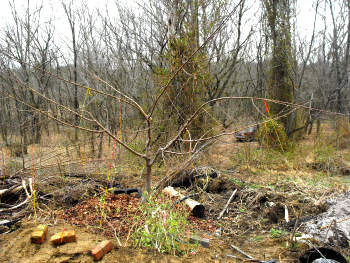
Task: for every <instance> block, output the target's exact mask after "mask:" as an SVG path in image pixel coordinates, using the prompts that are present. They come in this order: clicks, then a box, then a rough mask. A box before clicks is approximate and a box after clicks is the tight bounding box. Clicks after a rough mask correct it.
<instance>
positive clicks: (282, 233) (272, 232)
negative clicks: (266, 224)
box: [270, 228, 287, 238]
mask: <svg viewBox="0 0 350 263" xmlns="http://www.w3.org/2000/svg"><path fill="white" fill-rule="evenodd" d="M286 234H287V232H286V231H284V230H280V229H275V228H271V229H270V237H272V238H280V237H282V236H285V235H286Z"/></svg>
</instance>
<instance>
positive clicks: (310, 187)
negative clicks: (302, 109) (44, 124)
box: [0, 136, 350, 262]
mask: <svg viewBox="0 0 350 263" xmlns="http://www.w3.org/2000/svg"><path fill="white" fill-rule="evenodd" d="M311 144H313V141H312V139H310V138H309V139H307V140H305V141H304V142H301V145H302V146H303V147H306V146H307V145H311ZM48 148H49V147H48ZM46 150H49V149H46ZM51 151H52V149H51ZM29 152H30V150H29ZM56 152H59V151H58V150H57V151H56ZM61 152H65V150H64V149H61ZM326 154H328V153H326ZM330 154H331V157H332V158H329V159H326V160H323V159H317V158H316V155H317V152H316V151H305V150H303V149H301V146H300V149H299V148H298V147H297V148H296V149H294V151H293V153H290V154H289V153H283V154H278V153H276V152H273V151H271V152H270V151H266V150H265V149H260V147H259V145H258V144H257V143H256V142H249V143H237V142H235V140H234V138H233V136H225V137H222V138H221V139H220V141H218V143H217V144H215V145H214V146H213V147H212V148H211V149H210V150H209V151H208V152H206V153H205V154H203V155H202V157H201V158H200V160H197V161H196V162H197V163H196V166H201V167H211V168H213V169H215V170H216V171H217V172H218V175H219V176H218V177H216V178H210V177H209V176H204V177H202V179H201V180H200V181H199V182H197V183H196V184H194V185H193V184H192V185H190V186H187V187H182V188H179V189H178V190H179V191H181V192H182V193H183V194H188V193H191V192H198V193H199V197H198V198H197V200H198V201H200V202H201V203H202V204H203V205H205V207H206V217H205V218H204V219H197V218H193V217H190V218H188V220H189V224H190V225H191V227H192V230H193V231H196V232H197V233H198V234H200V235H201V236H202V237H206V238H209V239H210V248H203V247H200V246H199V247H197V248H196V250H195V251H194V253H193V254H194V255H191V254H189V255H186V256H182V257H178V256H172V255H164V254H160V253H158V252H156V251H155V250H149V249H134V248H131V243H130V233H131V232H132V231H133V227H134V226H133V225H134V221H133V218H134V217H135V215H137V213H138V212H137V209H138V206H139V199H138V198H136V197H135V196H127V195H117V196H114V195H108V196H107V198H106V203H105V213H106V216H105V218H104V221H103V222H102V226H100V214H101V213H100V212H101V211H100V210H101V204H102V202H101V195H102V194H103V193H104V191H105V185H106V182H107V178H106V168H105V167H106V164H105V163H107V161H106V162H105V163H104V164H103V165H97V164H100V163H101V162H98V161H96V162H93V161H91V160H90V161H88V159H86V160H85V161H84V160H83V161H81V160H80V162H77V163H76V164H74V163H73V162H69V165H68V164H67V165H65V164H64V161H63V160H65V158H63V157H59V158H61V159H60V160H61V164H60V165H53V164H52V166H51V164H45V165H42V167H43V168H42V169H40V170H38V172H37V174H36V182H37V200H38V201H37V204H36V211H37V221H38V223H47V224H49V225H50V233H54V232H58V231H62V229H63V228H66V229H69V228H73V229H75V230H76V231H77V243H72V244H65V245H62V246H58V247H54V246H52V245H51V244H49V242H45V243H44V244H42V245H35V244H31V243H30V242H29V236H30V233H31V231H32V229H33V227H34V222H33V218H34V215H33V204H32V203H28V204H27V205H26V206H25V209H23V207H21V209H17V210H15V211H11V213H10V212H9V213H7V212H6V213H2V214H1V215H0V220H4V219H9V218H11V216H13V215H14V214H16V213H17V214H20V215H21V216H20V218H21V223H17V224H15V225H13V226H11V228H10V229H6V231H4V232H10V233H7V234H1V238H0V247H1V248H2V249H1V250H0V262H93V260H92V257H91V256H90V255H89V250H90V249H91V247H92V246H93V245H94V244H96V243H97V242H98V241H99V240H102V239H104V238H109V239H112V240H113V242H114V243H115V244H116V248H115V249H114V250H113V251H112V252H111V253H109V254H107V255H106V256H105V257H104V258H103V260H102V261H101V262H242V261H244V260H245V257H244V256H243V255H242V254H240V253H239V252H237V251H236V250H234V249H232V247H231V245H235V246H236V247H239V248H240V249H241V250H243V251H244V252H246V253H247V254H249V255H251V256H252V257H254V258H255V259H259V260H269V259H276V260H279V261H280V262H295V261H296V260H297V258H298V256H299V255H300V254H301V253H302V252H303V251H305V250H306V249H308V248H310V245H309V244H305V243H301V242H291V235H292V233H294V234H295V235H299V234H301V233H299V228H298V227H299V224H298V222H299V223H300V222H301V221H303V220H304V219H307V218H315V217H316V216H317V215H319V214H321V213H323V212H326V211H327V209H328V204H327V202H326V201H327V200H328V199H330V198H335V197H337V196H339V195H340V194H342V193H345V192H346V191H348V190H349V189H350V187H349V181H347V176H348V174H347V173H346V171H347V170H346V169H347V168H350V167H347V166H346V162H349V161H350V158H348V157H346V158H345V157H344V158H342V159H341V161H339V158H338V156H347V154H348V149H347V148H346V149H345V150H342V151H340V152H331V153H330ZM42 155H43V156H48V154H42ZM26 158H27V159H28V162H29V163H30V156H27V157H26ZM59 158H58V157H57V158H56V159H59ZM66 158H67V159H68V157H66ZM347 158H348V159H349V160H348V159H347ZM43 159H44V158H43ZM51 159H52V158H51ZM16 162H17V164H16V163H15V162H13V161H12V165H17V169H18V163H20V160H17V161H16ZM43 163H44V162H43ZM131 166H132V165H131V164H129V163H128V164H125V166H124V168H120V169H119V170H118V169H117V168H115V169H114V171H113V174H112V175H111V178H110V181H109V185H110V187H113V188H119V187H141V186H142V185H143V178H142V176H141V175H140V174H141V172H140V170H139V166H138V165H137V164H136V165H135V167H134V169H131V168H130V167H131ZM125 167H126V168H125ZM189 169H191V168H189ZM341 171H345V172H344V173H343V172H341ZM164 172H165V171H164V170H162V169H161V168H160V169H159V170H157V168H156V169H155V175H154V178H153V179H154V180H153V181H154V182H157V181H158V180H159V178H160V177H159V176H160V175H161V174H163V173H164ZM12 175H13V177H12V178H3V182H4V184H3V186H5V185H6V184H5V181H6V180H7V179H9V180H10V179H11V180H15V179H16V178H19V179H23V178H29V177H30V176H31V170H30V166H29V169H28V170H27V172H26V173H24V174H22V175H19V174H12ZM5 179H6V180H5ZM6 182H8V181H6ZM234 189H237V190H238V191H237V194H236V195H235V197H234V198H233V200H232V202H231V204H230V205H229V206H228V209H227V211H226V212H225V214H224V216H223V217H222V218H221V219H220V220H217V216H218V214H219V213H220V212H221V210H222V209H223V207H224V205H225V204H226V202H227V200H228V199H229V197H230V196H231V193H232V191H233V190H234ZM23 196H25V195H24V193H23V192H22V198H23ZM8 202H9V204H10V205H13V204H17V203H18V202H19V200H12V199H11V198H9V199H8ZM286 209H287V211H288V219H289V222H286V220H285V217H286V216H285V211H286ZM296 221H297V222H296ZM296 226H297V227H296ZM295 228H296V229H295ZM294 230H295V231H294ZM116 236H118V237H119V238H120V241H121V244H122V247H120V245H119V244H118V242H117V241H116V239H115V237H116ZM312 242H313V244H314V245H315V246H318V245H323V244H322V243H318V242H317V241H312ZM124 246H125V247H124ZM337 249H338V250H339V251H340V252H341V253H343V255H344V256H346V257H348V259H349V257H350V254H349V249H348V248H346V247H345V248H344V247H343V248H342V247H338V248H337Z"/></svg>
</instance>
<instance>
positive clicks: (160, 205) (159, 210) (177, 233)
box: [133, 197, 193, 255]
mask: <svg viewBox="0 0 350 263" xmlns="http://www.w3.org/2000/svg"><path fill="white" fill-rule="evenodd" d="M140 211H141V216H140V217H137V218H136V223H137V224H138V228H137V229H136V231H135V233H134V234H133V239H134V244H135V245H136V246H141V247H149V248H156V249H157V250H158V251H159V252H161V253H169V254H174V255H182V254H186V253H188V251H189V249H190V248H192V247H193V245H190V244H188V243H187V242H185V241H183V238H184V237H186V232H187V231H188V229H187V228H186V226H188V222H187V217H188V215H189V214H188V212H185V211H186V210H185V209H184V207H183V209H174V208H172V203H171V200H169V199H164V200H162V201H159V200H156V198H155V197H148V200H147V202H145V203H142V204H141V205H140Z"/></svg>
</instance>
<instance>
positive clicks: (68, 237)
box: [50, 230, 77, 245]
mask: <svg viewBox="0 0 350 263" xmlns="http://www.w3.org/2000/svg"><path fill="white" fill-rule="evenodd" d="M50 241H51V243H52V244H55V245H60V244H63V243H69V242H75V241H77V236H76V235H75V231H74V230H63V231H61V232H58V233H56V234H54V235H53V236H52V237H51V239H50Z"/></svg>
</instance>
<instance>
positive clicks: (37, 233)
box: [30, 225, 49, 244]
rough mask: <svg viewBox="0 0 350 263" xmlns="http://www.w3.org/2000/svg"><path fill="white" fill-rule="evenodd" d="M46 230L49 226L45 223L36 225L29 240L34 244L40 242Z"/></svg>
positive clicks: (43, 238)
mask: <svg viewBox="0 0 350 263" xmlns="http://www.w3.org/2000/svg"><path fill="white" fill-rule="evenodd" d="M48 230H49V228H48V226H47V225H39V226H37V227H36V228H35V229H34V231H33V232H32V235H31V236H30V241H31V242H32V243H35V244H42V243H43V242H44V240H45V238H46V235H47V232H48Z"/></svg>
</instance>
